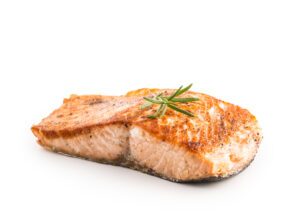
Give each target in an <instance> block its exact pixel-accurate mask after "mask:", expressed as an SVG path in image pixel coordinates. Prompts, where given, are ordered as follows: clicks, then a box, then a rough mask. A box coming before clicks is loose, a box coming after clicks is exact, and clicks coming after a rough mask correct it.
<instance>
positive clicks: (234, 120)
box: [32, 89, 262, 182]
mask: <svg viewBox="0 0 300 224" xmlns="http://www.w3.org/2000/svg"><path fill="white" fill-rule="evenodd" d="M173 91H174V90H170V89H164V90H160V89H140V90H136V91H131V92H129V93H127V94H126V95H125V96H98V95H88V96H77V95H72V96H71V97H70V98H68V99H65V100H64V103H63V105H62V106H61V107H60V108H58V109H57V110H54V111H53V112H52V113H51V114H50V115H49V116H48V117H46V118H44V119H43V120H42V121H41V122H40V123H39V124H37V125H34V126H32V132H33V133H34V135H35V136H36V137H37V139H38V143H39V144H40V145H42V146H43V147H45V148H46V149H48V150H50V151H54V152H59V153H63V154H67V155H70V156H75V157H80V158H85V159H88V160H93V161H97V162H101V163H109V164H112V165H119V166H124V167H129V168H132V169H136V170H140V171H142V172H145V173H149V174H152V175H156V176H159V177H162V178H165V179H168V180H171V181H177V182H190V181H204V180H217V179H220V178H225V177H229V176H231V175H233V174H236V173H238V172H240V171H241V170H243V169H244V168H245V167H247V166H248V165H249V164H250V163H251V161H252V160H253V159H254V157H255V155H256V153H257V150H258V147H259V144H260V142H261V139H262V135H261V129H260V128H259V125H258V122H257V120H256V118H255V117H254V116H253V115H252V114H251V113H250V112H249V111H248V110H246V109H242V108H240V107H238V106H236V105H233V104H230V103H227V102H224V101H221V100H218V99H216V98H214V97H211V96H208V95H205V94H201V93H196V92H192V91H189V92H186V93H185V94H183V97H198V98H199V101H195V102H190V103H187V104H180V107H181V108H182V109H185V110H189V111H190V112H192V113H193V114H194V115H195V117H187V116H186V115H183V114H181V113H178V112H176V111H173V110H167V111H166V114H165V116H164V117H162V118H160V119H149V118H147V115H150V114H152V113H153V112H154V111H155V110H156V109H157V106H156V105H154V106H153V107H152V108H147V109H143V110H141V109H140V105H142V104H143V102H144V100H143V97H144V96H154V95H155V94H157V93H159V92H164V94H170V93H171V92H173Z"/></svg>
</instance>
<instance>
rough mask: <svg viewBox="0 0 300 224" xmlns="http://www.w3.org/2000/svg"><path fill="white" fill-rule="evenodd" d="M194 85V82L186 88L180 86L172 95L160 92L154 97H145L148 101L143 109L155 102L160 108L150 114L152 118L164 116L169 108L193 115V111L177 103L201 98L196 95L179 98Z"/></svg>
mask: <svg viewBox="0 0 300 224" xmlns="http://www.w3.org/2000/svg"><path fill="white" fill-rule="evenodd" d="M192 85H193V84H190V85H188V86H187V87H184V88H183V86H180V87H179V88H178V89H177V90H176V91H175V92H174V93H172V94H171V95H170V96H163V95H162V93H159V94H158V95H156V96H154V97H153V98H149V97H144V100H145V101H146V102H145V103H144V104H143V105H142V106H141V109H145V108H148V107H151V106H152V105H153V104H158V105H160V106H159V108H158V110H157V111H156V112H155V113H154V114H152V115H149V116H148V118H152V119H154V118H159V117H162V116H164V115H165V113H166V110H167V108H170V109H173V110H175V111H177V112H180V113H182V114H185V115H187V116H190V117H193V116H194V115H193V114H192V113H191V112H189V111H187V110H183V109H181V108H179V107H178V106H177V104H176V103H188V102H193V101H198V100H199V98H194V97H187V98H178V96H180V95H181V94H183V93H185V92H186V91H188V90H189V89H190V88H191V87H192Z"/></svg>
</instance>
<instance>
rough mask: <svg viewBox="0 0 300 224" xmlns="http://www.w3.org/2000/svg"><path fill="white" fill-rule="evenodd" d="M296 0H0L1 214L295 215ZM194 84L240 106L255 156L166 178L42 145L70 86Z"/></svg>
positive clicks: (169, 218)
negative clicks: (258, 136) (223, 172)
mask: <svg viewBox="0 0 300 224" xmlns="http://www.w3.org/2000/svg"><path fill="white" fill-rule="evenodd" d="M299 62H300V6H299V1H288V0H285V1H276V0H273V1H263V0H259V1H255V0H252V1H240V0H239V1H203V2H201V1H175V0H173V1H164V0H159V1H154V0H152V1H143V0H138V1H114V0H110V1H75V0H73V1H65V0H57V1H55V0H52V1H32V0H28V1H14V0H7V1H5V0H1V1H0V97H1V110H0V113H1V116H0V126H1V128H0V136H1V155H0V174H1V176H0V178H1V179H0V181H1V182H0V223H3V224H4V223H51V224H53V223H110V222H115V223H258V222H262V223H266V222H267V223H299V221H300V219H299V214H297V213H299V201H300V196H299V195H300V193H299V191H300V184H299V178H300V175H299V173H300V172H299V171H300V169H299V164H300V162H299V161H300V147H299V131H300V122H299V121H300V119H299V116H300V106H299V104H300V101H299V98H300V91H299V85H300V82H299V81H298V77H299V75H300V63H299ZM189 83H194V87H193V90H196V91H199V92H204V93H207V94H210V95H213V96H215V97H218V98H220V99H223V100H226V101H229V102H231V103H235V104H238V105H240V106H242V107H245V108H247V109H249V110H250V111H251V112H252V113H253V114H255V115H256V116H257V118H258V120H259V121H260V123H261V126H262V128H263V133H264V140H263V142H262V145H261V147H260V151H259V153H258V154H257V157H256V159H255V161H254V162H253V163H252V164H251V166H250V167H249V168H248V169H246V170H245V171H244V172H242V173H241V174H240V175H238V176H236V177H233V178H230V179H228V180H225V181H221V182H217V183H211V184H175V183H172V182H168V181H165V180H162V179H159V178H156V177H152V176H149V175H145V174H142V173H139V172H136V171H132V170H129V169H125V168H119V167H113V166H108V165H102V164H97V163H93V162H88V161H84V160H80V159H74V158H69V157H65V156H61V155H57V154H54V153H50V152H47V151H45V150H42V148H41V147H40V146H38V145H37V144H36V142H35V138H34V136H33V135H32V133H31V131H30V127H31V125H32V124H34V123H37V122H39V121H40V119H41V118H43V117H45V116H46V115H48V114H49V113H50V112H51V111H52V110H53V109H54V108H56V107H58V106H59V105H60V104H61V103H62V99H63V98H64V97H68V96H69V95H70V94H72V93H76V94H90V93H91V94H112V95H121V94H124V93H125V92H126V91H128V90H131V89H136V88H142V87H162V88H163V87H166V88H177V87H178V86H180V85H181V84H183V85H186V84H189Z"/></svg>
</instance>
